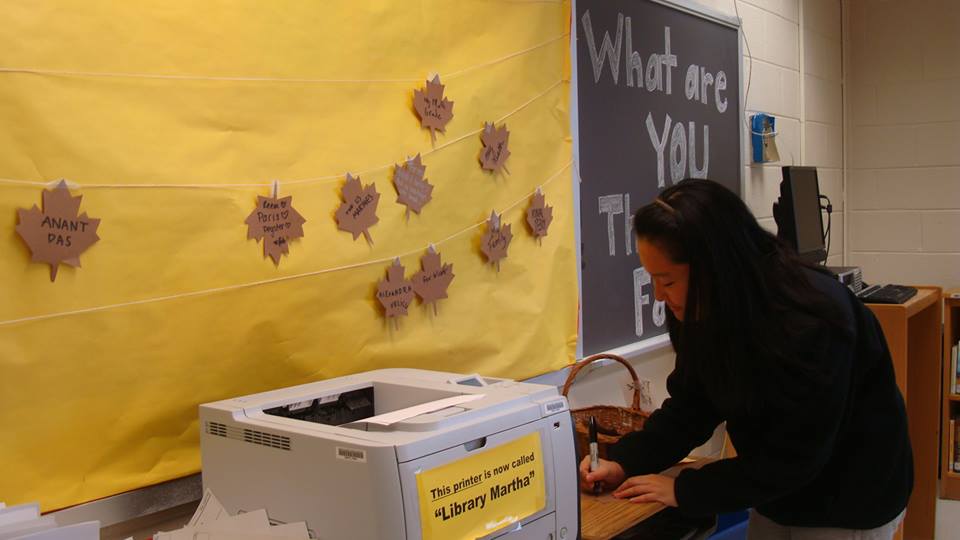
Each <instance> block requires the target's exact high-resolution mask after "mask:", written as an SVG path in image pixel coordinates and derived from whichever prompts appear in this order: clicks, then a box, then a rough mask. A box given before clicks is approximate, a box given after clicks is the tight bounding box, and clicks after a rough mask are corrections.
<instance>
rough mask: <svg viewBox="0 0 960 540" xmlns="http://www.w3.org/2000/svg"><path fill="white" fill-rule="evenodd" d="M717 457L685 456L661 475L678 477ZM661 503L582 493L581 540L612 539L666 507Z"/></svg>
mask: <svg viewBox="0 0 960 540" xmlns="http://www.w3.org/2000/svg"><path fill="white" fill-rule="evenodd" d="M713 461H716V459H715V458H708V457H697V458H684V460H683V461H681V462H680V463H678V464H677V465H674V466H673V467H670V468H669V469H667V470H665V471H663V472H662V473H660V474H663V475H666V476H672V477H673V478H676V477H677V475H678V474H680V471H682V470H683V469H686V468H699V467H703V466H704V465H706V464H707V463H710V462H713ZM664 508H666V506H664V505H662V504H660V503H632V502H630V501H628V500H624V499H614V498H613V495H611V494H610V493H604V494H603V495H590V494H587V493H580V538H581V539H582V540H610V539H611V538H613V537H615V536H617V535H618V534H620V533H622V532H624V531H626V530H628V529H630V528H631V527H633V526H635V525H637V524H638V523H640V522H641V521H643V520H645V519H648V518H649V517H650V516H652V515H654V514H656V513H657V512H659V511H661V510H663V509H664Z"/></svg>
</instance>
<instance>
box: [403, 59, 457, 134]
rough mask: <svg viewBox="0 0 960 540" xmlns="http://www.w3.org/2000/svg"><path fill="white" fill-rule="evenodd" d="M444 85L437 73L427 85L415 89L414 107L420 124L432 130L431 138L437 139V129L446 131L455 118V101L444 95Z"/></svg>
mask: <svg viewBox="0 0 960 540" xmlns="http://www.w3.org/2000/svg"><path fill="white" fill-rule="evenodd" d="M443 88H444V85H442V84H440V76H439V75H436V76H434V77H433V80H432V81H427V86H426V87H425V88H421V89H419V90H414V91H413V108H414V110H416V111H417V115H418V116H419V117H420V126H421V127H423V128H426V129H429V130H430V140H436V138H437V133H436V132H437V131H441V132H443V131H445V130H446V126H447V122H449V121H450V120H451V119H452V118H453V102H452V101H450V100H449V99H447V98H445V97H443Z"/></svg>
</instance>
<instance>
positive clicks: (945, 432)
mask: <svg viewBox="0 0 960 540" xmlns="http://www.w3.org/2000/svg"><path fill="white" fill-rule="evenodd" d="M951 293H960V290H953V291H947V292H945V293H944V294H943V379H942V380H943V404H942V409H941V410H942V411H943V419H942V424H941V425H940V433H941V436H940V440H941V445H942V446H941V449H940V456H941V465H940V498H941V499H954V500H960V474H957V473H955V472H952V471H950V466H951V465H952V464H951V463H948V461H949V460H950V418H955V419H957V420H958V421H960V396H958V395H956V394H951V393H950V389H951V388H952V385H951V384H950V383H951V382H952V381H953V378H954V377H955V376H956V375H955V374H954V373H951V372H950V369H951V368H952V367H953V366H952V363H953V362H952V360H953V359H952V358H951V355H952V350H953V346H954V345H956V344H957V341H960V298H951V297H950V295H951Z"/></svg>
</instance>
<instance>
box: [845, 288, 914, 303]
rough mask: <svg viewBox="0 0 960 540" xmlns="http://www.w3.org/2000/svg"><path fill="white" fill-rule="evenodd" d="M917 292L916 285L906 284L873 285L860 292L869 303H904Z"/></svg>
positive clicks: (858, 294)
mask: <svg viewBox="0 0 960 540" xmlns="http://www.w3.org/2000/svg"><path fill="white" fill-rule="evenodd" d="M916 294H917V289H916V287H908V286H906V285H871V286H869V287H867V288H865V289H863V290H862V291H860V292H859V293H857V296H858V297H859V298H860V300H863V301H864V302H866V303H868V304H902V303H904V302H906V301H907V300H909V299H911V298H913V297H914V296H915V295H916Z"/></svg>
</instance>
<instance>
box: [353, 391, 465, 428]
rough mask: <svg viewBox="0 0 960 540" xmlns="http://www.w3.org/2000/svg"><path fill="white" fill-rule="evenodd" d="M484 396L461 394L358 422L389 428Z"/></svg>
mask: <svg viewBox="0 0 960 540" xmlns="http://www.w3.org/2000/svg"><path fill="white" fill-rule="evenodd" d="M483 396H484V394H463V395H460V396H453V397H448V398H443V399H438V400H435V401H428V402H426V403H421V404H420V405H414V406H413V407H407V408H406V409H397V410H396V411H391V412H388V413H384V414H378V415H377V416H371V417H370V418H364V419H363V420H359V421H358V422H367V423H368V424H377V425H380V426H389V425H390V424H396V423H397V422H402V421H404V420H407V419H410V418H413V417H414V416H419V415H421V414H427V413H432V412H435V411H439V410H440V409H446V408H447V407H454V406H457V405H461V404H463V403H467V402H470V401H474V400H477V399H480V398H482V397H483Z"/></svg>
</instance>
